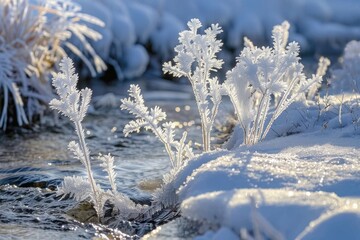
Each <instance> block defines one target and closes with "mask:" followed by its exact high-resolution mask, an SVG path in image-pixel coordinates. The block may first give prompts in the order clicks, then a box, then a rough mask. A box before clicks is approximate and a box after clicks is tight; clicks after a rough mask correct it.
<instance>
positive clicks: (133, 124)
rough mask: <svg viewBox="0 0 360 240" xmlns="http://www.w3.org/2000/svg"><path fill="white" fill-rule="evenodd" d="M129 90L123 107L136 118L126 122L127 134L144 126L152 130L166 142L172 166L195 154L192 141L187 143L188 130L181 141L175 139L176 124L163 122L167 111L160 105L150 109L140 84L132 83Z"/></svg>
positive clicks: (179, 164)
mask: <svg viewBox="0 0 360 240" xmlns="http://www.w3.org/2000/svg"><path fill="white" fill-rule="evenodd" d="M128 92H129V96H130V97H129V98H124V99H122V100H121V103H122V104H121V109H123V110H127V111H129V112H130V113H131V114H133V115H134V116H135V117H136V119H135V120H132V121H130V122H129V123H128V124H126V126H125V128H124V134H125V136H128V135H129V134H131V133H133V132H140V130H141V129H142V128H143V129H145V130H147V131H151V132H152V133H154V135H155V136H156V137H157V138H158V139H159V140H160V141H161V142H162V143H163V144H164V147H165V150H166V152H167V154H168V155H169V158H170V161H171V164H172V166H173V167H174V168H178V167H180V166H181V165H182V164H183V163H184V160H185V159H187V158H191V157H192V156H193V153H192V149H191V143H186V137H187V132H186V131H185V132H184V133H183V135H182V138H181V139H180V140H179V141H177V140H175V139H174V137H175V130H174V124H173V123H172V122H165V123H162V124H161V122H164V121H165V120H166V113H165V112H163V110H162V109H161V108H160V107H158V106H155V107H154V108H151V109H150V110H149V108H148V107H146V106H145V101H144V98H143V96H142V95H141V90H140V87H139V86H138V85H133V84H132V85H130V89H129V90H128Z"/></svg>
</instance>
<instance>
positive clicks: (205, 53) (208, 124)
mask: <svg viewBox="0 0 360 240" xmlns="http://www.w3.org/2000/svg"><path fill="white" fill-rule="evenodd" d="M201 26H202V25H201V22H200V20H199V19H191V20H190V21H189V22H188V27H189V29H190V30H185V31H183V32H180V34H179V35H180V37H179V42H180V44H179V45H177V46H176V47H175V52H176V53H177V55H176V56H175V58H174V64H173V63H172V62H167V63H165V64H164V66H163V71H164V72H165V73H170V74H172V75H174V76H175V77H186V78H188V79H189V81H190V83H191V86H192V89H193V91H194V95H195V100H196V104H197V107H198V110H199V114H200V119H201V129H202V139H203V149H204V151H205V152H208V151H210V139H211V138H210V133H211V130H212V127H213V124H214V120H215V117H216V114H217V112H218V108H219V105H220V102H221V85H220V84H219V81H218V78H217V77H214V76H211V72H216V71H217V70H218V69H221V67H222V64H223V61H222V60H219V59H217V58H216V54H217V53H218V52H219V51H220V50H221V46H222V45H223V44H222V42H221V40H218V39H216V37H217V35H218V34H220V33H221V32H222V30H221V28H220V27H219V25H218V24H212V25H211V27H210V28H208V29H206V30H205V34H203V35H201V34H198V32H197V31H198V29H199V28H201ZM209 100H211V102H212V104H210V103H209Z"/></svg>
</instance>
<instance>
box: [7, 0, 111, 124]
mask: <svg viewBox="0 0 360 240" xmlns="http://www.w3.org/2000/svg"><path fill="white" fill-rule="evenodd" d="M0 19H1V27H0V104H1V109H2V110H1V117H0V128H2V129H5V128H6V126H7V124H8V123H9V122H10V124H11V125H15V124H16V123H17V125H19V126H22V125H24V124H27V123H29V122H30V121H31V120H32V118H33V116H34V115H41V114H42V112H43V111H44V110H45V107H44V105H45V104H47V103H48V102H49V100H50V99H51V97H52V96H53V94H52V89H51V85H50V83H49V81H48V78H49V76H50V74H51V73H52V71H53V70H54V64H56V63H57V62H58V61H59V60H60V59H61V58H62V57H63V56H66V52H65V49H66V48H67V49H68V50H70V51H71V52H73V53H74V54H76V55H78V56H79V57H80V58H81V59H82V60H83V61H84V63H85V64H86V66H87V67H88V68H89V69H90V71H91V73H92V74H93V75H94V76H95V75H96V73H97V72H101V71H102V70H104V69H105V68H106V66H105V65H104V63H103V61H102V60H101V58H100V57H99V56H98V55H97V54H96V52H95V51H94V49H93V48H92V47H91V45H90V44H89V42H88V39H91V40H95V41H96V40H99V39H101V35H100V34H99V33H97V32H96V31H94V30H92V29H91V28H89V27H87V26H86V25H85V24H84V22H87V23H92V24H95V25H99V26H103V22H102V21H100V20H99V19H97V18H95V17H92V16H90V15H87V14H84V13H81V12H80V7H79V6H78V5H76V4H75V3H73V2H71V1H66V0H51V1H31V2H30V1H28V0H15V1H10V0H4V1H1V2H0ZM70 37H73V38H74V39H75V38H77V39H78V41H79V42H80V43H81V45H82V46H83V47H84V49H85V51H86V53H88V54H89V55H85V54H84V53H83V52H81V51H80V50H79V49H78V48H77V47H75V46H74V45H73V44H71V43H70V42H69V39H70ZM13 108H14V109H15V111H13V110H12V109H13ZM13 112H14V113H13Z"/></svg>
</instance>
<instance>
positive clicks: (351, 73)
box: [332, 41, 360, 92]
mask: <svg viewBox="0 0 360 240" xmlns="http://www.w3.org/2000/svg"><path fill="white" fill-rule="evenodd" d="M359 66H360V41H351V42H349V43H348V44H347V45H346V47H345V51H344V56H343V62H342V68H340V69H337V70H334V71H333V76H332V84H333V85H334V86H335V88H337V89H339V88H340V89H341V90H344V91H356V92H360V91H359V90H360V89H359V88H360V70H359Z"/></svg>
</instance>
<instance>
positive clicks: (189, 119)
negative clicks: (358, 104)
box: [0, 83, 201, 239]
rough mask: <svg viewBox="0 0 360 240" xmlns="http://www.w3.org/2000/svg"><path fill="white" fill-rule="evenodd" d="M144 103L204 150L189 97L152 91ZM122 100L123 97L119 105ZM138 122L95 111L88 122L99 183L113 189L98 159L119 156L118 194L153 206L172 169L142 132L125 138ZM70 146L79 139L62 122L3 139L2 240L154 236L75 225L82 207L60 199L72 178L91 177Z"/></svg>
mask: <svg viewBox="0 0 360 240" xmlns="http://www.w3.org/2000/svg"><path fill="white" fill-rule="evenodd" d="M153 84H154V83H153ZM120 89H127V86H123V87H122V88H120ZM100 92H101V91H100ZM120 94H121V93H120ZM144 96H145V100H146V104H147V105H148V106H155V105H158V106H160V107H162V108H163V110H164V111H166V112H167V113H168V119H167V120H171V121H175V122H176V124H177V126H178V127H179V128H182V129H179V131H181V130H184V129H185V130H188V132H189V134H188V139H192V140H193V142H194V145H195V148H197V146H199V142H200V134H201V130H200V127H199V125H200V123H199V120H198V117H197V109H196V107H195V103H194V100H193V99H191V94H189V92H188V91H185V92H182V93H178V92H169V91H164V90H163V91H156V92H155V91H151V90H147V91H146V92H145V94H144ZM122 97H123V96H120V95H116V97H115V100H116V101H119V100H118V99H120V98H122ZM113 99H114V98H113ZM118 105H120V101H119V102H118ZM131 119H132V116H131V115H128V114H126V113H125V112H124V111H121V110H120V108H119V107H118V106H117V107H112V108H109V107H108V108H103V109H101V108H100V109H94V108H93V109H92V110H91V111H90V113H89V114H88V116H87V118H86V119H85V121H84V127H85V132H86V141H87V144H88V145H89V149H90V151H91V156H92V158H93V159H92V160H93V161H92V167H93V172H94V176H95V179H96V180H97V182H98V183H100V184H101V185H102V186H103V187H104V188H109V187H110V186H109V185H108V181H107V179H106V174H105V172H104V171H103V170H102V168H101V167H100V166H99V162H98V160H97V159H96V156H97V155H98V153H99V152H101V153H104V154H106V153H108V152H110V153H111V154H112V155H114V156H115V164H116V173H117V186H118V191H120V192H122V193H124V194H126V195H128V196H130V198H132V199H133V200H134V201H136V202H139V203H149V202H150V200H151V191H152V190H153V189H154V188H155V187H156V186H158V185H160V183H161V177H162V175H163V174H164V173H166V172H167V171H168V170H169V167H170V163H169V160H168V158H167V155H166V153H165V151H164V149H163V146H162V145H161V143H160V142H159V141H158V140H157V139H156V138H155V137H153V136H152V135H151V134H149V133H144V132H141V133H139V134H133V135H132V136H130V137H128V138H125V137H124V135H123V133H122V129H123V127H124V126H125V124H126V123H127V122H128V121H129V120H131ZM49 122H52V118H50V119H49ZM178 136H180V135H178ZM71 140H76V135H75V132H74V130H73V126H72V124H71V123H70V122H68V121H67V120H66V119H60V120H59V121H58V124H57V125H55V126H54V125H51V124H44V125H43V126H40V127H37V128H35V129H32V130H21V131H17V132H16V133H11V134H1V135H0V239H50V238H52V239H92V238H93V237H95V236H98V237H105V236H113V237H115V238H128V239H131V238H135V239H136V238H138V237H139V236H141V234H143V233H145V232H147V231H149V230H151V228H152V227H149V229H145V230H142V231H140V232H139V231H134V230H128V231H127V230H126V229H125V230H124V229H117V230H114V229H111V228H108V227H106V226H101V225H98V224H92V223H84V222H80V221H78V220H76V219H78V218H79V217H74V215H76V213H77V210H75V211H74V208H75V209H78V208H79V206H78V205H77V203H76V202H75V200H73V199H70V198H64V199H61V198H60V197H59V196H56V192H55V190H56V188H57V187H58V186H59V185H60V184H61V182H62V179H63V178H64V177H65V176H72V175H77V176H80V175H81V176H85V175H86V173H85V169H84V167H83V166H82V165H81V163H80V161H78V160H76V159H74V158H73V157H72V156H71V155H70V154H69V151H68V150H67V144H68V142H69V141H71ZM92 213H93V212H92ZM89 217H91V213H90V215H89ZM81 218H84V217H83V216H82V217H81ZM85 219H86V217H85ZM85 222H86V221H85ZM124 225H126V226H131V223H128V224H124Z"/></svg>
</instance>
